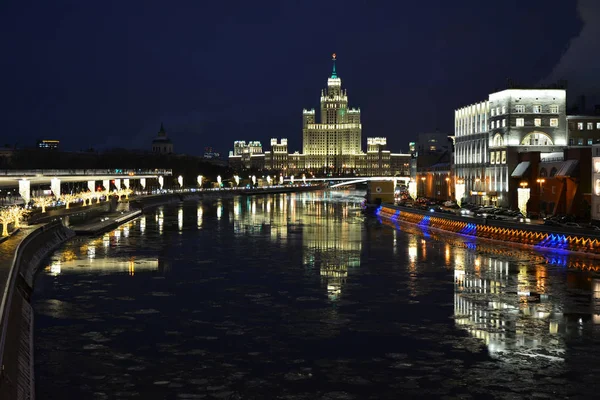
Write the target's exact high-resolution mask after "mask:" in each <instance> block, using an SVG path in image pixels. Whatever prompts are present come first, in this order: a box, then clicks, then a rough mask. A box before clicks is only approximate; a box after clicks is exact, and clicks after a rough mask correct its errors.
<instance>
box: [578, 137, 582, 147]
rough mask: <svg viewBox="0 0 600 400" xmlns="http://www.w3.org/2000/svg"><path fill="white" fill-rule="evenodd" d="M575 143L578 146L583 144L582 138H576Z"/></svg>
mask: <svg viewBox="0 0 600 400" xmlns="http://www.w3.org/2000/svg"><path fill="white" fill-rule="evenodd" d="M577 144H578V145H579V146H583V138H579V139H577Z"/></svg>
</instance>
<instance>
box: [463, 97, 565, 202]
mask: <svg viewBox="0 0 600 400" xmlns="http://www.w3.org/2000/svg"><path fill="white" fill-rule="evenodd" d="M455 140H456V142H455V143H456V148H455V163H456V179H457V182H456V183H457V184H463V183H464V189H465V191H464V192H465V197H466V198H467V199H468V200H469V201H471V202H476V203H481V204H497V205H503V206H509V205H511V204H512V203H514V202H513V201H512V200H513V199H511V196H513V195H514V194H515V193H516V189H517V188H518V187H519V183H520V180H521V178H522V177H523V176H524V175H526V174H529V173H531V172H530V171H529V166H530V162H528V161H524V162H519V155H518V153H523V152H539V153H541V158H544V157H548V156H549V155H550V154H551V155H553V156H557V155H558V154H559V153H561V152H562V150H563V149H564V148H565V147H566V145H567V118H566V91H565V90H564V89H507V90H503V91H500V92H496V93H492V94H490V95H489V98H488V100H486V101H483V102H480V103H476V104H473V105H470V106H467V107H464V108H461V109H458V110H456V111H455ZM458 192H459V191H457V193H458Z"/></svg>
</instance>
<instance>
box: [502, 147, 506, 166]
mask: <svg viewBox="0 0 600 400" xmlns="http://www.w3.org/2000/svg"><path fill="white" fill-rule="evenodd" d="M502 164H506V151H504V150H503V151H502Z"/></svg>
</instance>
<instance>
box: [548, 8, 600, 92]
mask: <svg viewBox="0 0 600 400" xmlns="http://www.w3.org/2000/svg"><path fill="white" fill-rule="evenodd" d="M577 11H578V13H579V17H580V19H581V21H582V23H583V26H582V28H581V32H579V35H578V36H576V37H575V38H573V39H572V40H571V43H570V44H569V47H568V48H567V51H566V52H565V53H564V54H563V56H562V57H561V59H560V60H559V62H558V64H557V65H556V66H555V67H554V69H553V71H552V72H551V73H550V75H549V76H548V78H546V79H545V80H544V81H546V82H558V81H559V80H567V81H568V90H569V98H570V100H571V101H573V100H575V99H576V98H577V96H579V95H582V94H585V95H586V96H588V97H589V98H590V99H595V100H596V101H597V100H600V73H599V71H600V40H598V38H599V37H600V1H598V0H578V2H577ZM588 104H590V103H589V102H588Z"/></svg>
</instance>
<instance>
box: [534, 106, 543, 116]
mask: <svg viewBox="0 0 600 400" xmlns="http://www.w3.org/2000/svg"><path fill="white" fill-rule="evenodd" d="M541 112H542V106H533V113H534V114H540V113H541Z"/></svg>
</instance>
